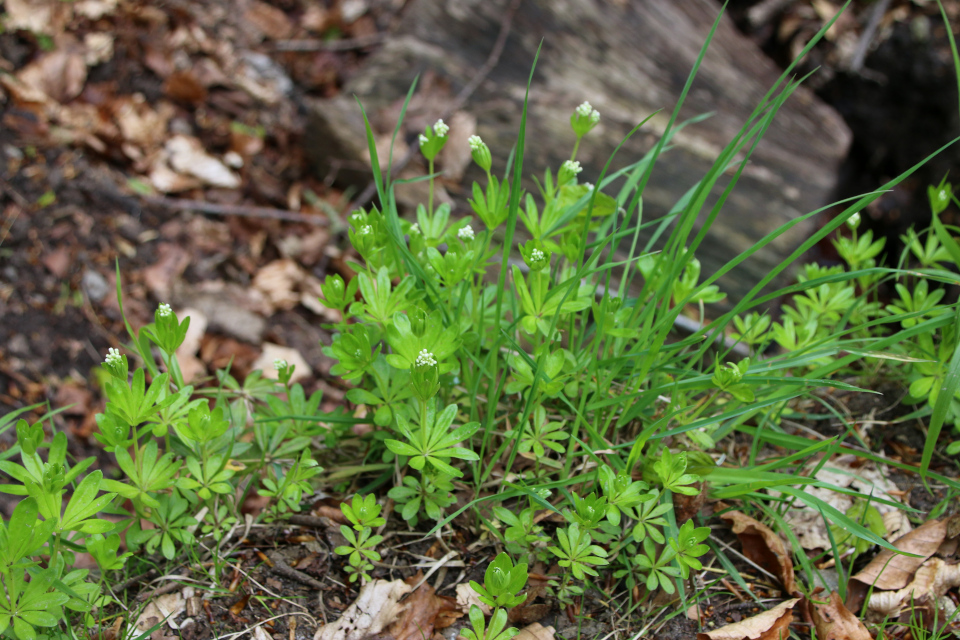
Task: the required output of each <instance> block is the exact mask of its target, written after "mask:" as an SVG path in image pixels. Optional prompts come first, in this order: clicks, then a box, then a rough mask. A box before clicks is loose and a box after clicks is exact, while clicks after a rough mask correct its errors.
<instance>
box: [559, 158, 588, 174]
mask: <svg viewBox="0 0 960 640" xmlns="http://www.w3.org/2000/svg"><path fill="white" fill-rule="evenodd" d="M561 168H562V169H563V170H564V171H569V172H570V173H572V174H574V175H576V174H578V173H580V172H581V171H583V167H581V166H580V161H579V160H567V161H566V162H564V163H563V167H561Z"/></svg>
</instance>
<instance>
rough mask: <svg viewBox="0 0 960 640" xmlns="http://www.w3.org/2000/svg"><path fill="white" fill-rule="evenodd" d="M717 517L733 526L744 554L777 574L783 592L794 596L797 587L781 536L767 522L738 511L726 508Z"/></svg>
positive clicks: (788, 552)
mask: <svg viewBox="0 0 960 640" xmlns="http://www.w3.org/2000/svg"><path fill="white" fill-rule="evenodd" d="M720 517H721V518H722V519H724V520H727V521H729V522H730V523H731V525H732V526H733V532H734V533H735V534H737V538H739V539H740V544H741V546H742V547H743V554H744V555H745V556H747V557H748V558H749V559H750V560H752V561H753V562H756V563H757V564H758V565H759V566H761V567H763V568H764V569H766V570H767V571H769V572H770V573H772V574H773V575H775V576H777V578H778V579H779V580H780V584H782V585H783V589H784V591H786V592H787V593H789V594H791V595H793V593H794V592H795V591H796V589H797V585H796V582H795V581H794V574H793V560H792V559H791V558H790V550H789V549H788V548H787V545H786V543H785V542H784V541H783V539H782V538H781V537H780V536H778V535H777V534H776V533H774V532H773V530H771V529H770V527H768V526H767V525H765V524H762V523H760V522H758V521H756V520H754V519H753V518H751V517H750V516H748V515H746V514H744V513H741V512H740V511H728V512H727V513H724V514H723V515H721V516H720Z"/></svg>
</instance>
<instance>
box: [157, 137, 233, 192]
mask: <svg viewBox="0 0 960 640" xmlns="http://www.w3.org/2000/svg"><path fill="white" fill-rule="evenodd" d="M164 148H165V149H166V151H167V153H168V154H169V155H168V158H169V161H170V167H171V168H172V169H173V170H174V171H177V172H178V173H182V174H185V175H189V176H193V177H194V178H197V179H198V180H201V181H202V182H204V183H206V184H209V185H211V186H214V187H221V188H224V189H235V188H237V187H239V186H240V177H239V176H237V174H235V173H234V172H233V171H231V170H230V169H228V168H227V165H225V164H223V162H221V161H220V160H217V159H216V158H214V157H213V156H211V155H210V154H208V153H207V152H206V150H205V149H204V148H203V144H202V143H201V142H200V141H199V140H198V139H196V138H194V137H193V136H185V135H175V136H173V137H171V138H170V139H169V140H167V144H166V145H165V146H164Z"/></svg>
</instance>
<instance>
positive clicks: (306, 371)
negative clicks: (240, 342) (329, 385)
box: [253, 342, 313, 382]
mask: <svg viewBox="0 0 960 640" xmlns="http://www.w3.org/2000/svg"><path fill="white" fill-rule="evenodd" d="M277 360H284V361H286V363H287V364H289V365H292V366H294V367H295V369H294V371H293V377H291V378H290V380H291V381H293V382H296V381H298V380H303V379H305V378H309V377H310V376H312V375H313V370H312V369H311V368H310V365H309V364H307V361H306V360H305V359H304V357H303V356H302V355H300V352H299V351H297V350H296V349H291V348H290V347H282V346H280V345H278V344H272V343H270V342H264V343H263V353H261V354H260V357H259V358H257V359H256V360H255V361H254V363H253V368H254V369H260V370H261V371H263V377H264V378H272V379H274V380H275V379H276V378H277V375H278V374H277V370H276V369H275V368H274V367H273V363H274V362H276V361H277Z"/></svg>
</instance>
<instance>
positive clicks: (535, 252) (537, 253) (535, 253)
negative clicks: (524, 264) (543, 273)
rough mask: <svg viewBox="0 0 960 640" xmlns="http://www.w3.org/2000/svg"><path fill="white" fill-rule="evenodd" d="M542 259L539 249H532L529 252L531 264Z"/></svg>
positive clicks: (541, 252)
mask: <svg viewBox="0 0 960 640" xmlns="http://www.w3.org/2000/svg"><path fill="white" fill-rule="evenodd" d="M543 258H544V255H543V251H540V249H534V250H533V251H531V252H530V260H531V261H533V262H540V261H541V260H543Z"/></svg>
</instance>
